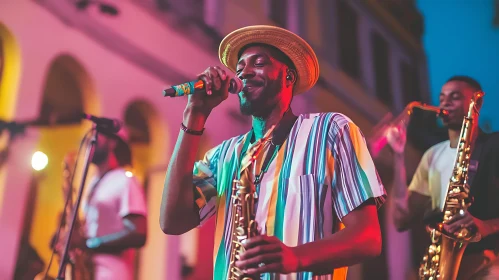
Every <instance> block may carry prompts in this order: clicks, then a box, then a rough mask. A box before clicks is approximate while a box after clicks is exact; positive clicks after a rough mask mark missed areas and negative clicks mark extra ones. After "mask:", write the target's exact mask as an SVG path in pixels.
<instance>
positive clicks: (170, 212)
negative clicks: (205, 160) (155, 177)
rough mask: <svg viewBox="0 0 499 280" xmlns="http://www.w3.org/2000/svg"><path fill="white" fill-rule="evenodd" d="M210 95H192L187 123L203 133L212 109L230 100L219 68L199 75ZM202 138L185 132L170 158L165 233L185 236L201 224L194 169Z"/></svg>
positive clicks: (162, 214) (163, 210)
mask: <svg viewBox="0 0 499 280" xmlns="http://www.w3.org/2000/svg"><path fill="white" fill-rule="evenodd" d="M199 78H200V79H202V80H203V81H204V82H205V88H206V91H207V94H192V95H189V100H188V103H187V107H186V109H185V111H184V118H183V124H184V125H185V126H186V127H187V128H188V129H191V130H195V131H202V130H203V129H204V125H205V123H206V120H207V118H208V116H209V114H210V113H211V110H212V109H213V108H215V107H216V106H218V104H220V103H221V102H222V101H223V100H225V99H227V96H228V87H229V79H228V78H227V76H226V74H225V71H224V70H222V69H221V68H219V67H210V68H208V69H207V70H206V71H205V72H203V74H201V75H200V76H199ZM200 141H201V137H200V136H198V135H192V134H188V133H186V132H184V131H181V132H180V134H179V136H178V139H177V144H176V145H175V149H174V151H173V154H172V156H171V158H170V164H169V166H168V171H167V173H166V178H165V184H164V188H163V195H162V200H161V209H160V221H159V222H160V226H161V230H162V231H163V232H164V233H165V234H173V235H178V234H183V233H185V232H187V231H189V230H191V229H193V228H194V227H196V226H197V225H199V222H200V216H199V207H198V206H197V205H196V204H195V196H194V186H193V167H194V163H195V161H196V155H197V153H198V150H199V145H200Z"/></svg>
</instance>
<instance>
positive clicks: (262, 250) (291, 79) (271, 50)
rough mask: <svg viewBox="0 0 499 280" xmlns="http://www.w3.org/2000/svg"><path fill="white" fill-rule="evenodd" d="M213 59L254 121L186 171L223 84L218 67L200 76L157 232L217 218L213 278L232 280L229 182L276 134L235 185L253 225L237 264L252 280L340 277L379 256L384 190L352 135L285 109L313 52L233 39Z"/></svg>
mask: <svg viewBox="0 0 499 280" xmlns="http://www.w3.org/2000/svg"><path fill="white" fill-rule="evenodd" d="M220 60H221V61H222V63H223V64H224V65H225V66H227V67H228V68H229V69H231V70H232V71H234V72H235V73H236V75H237V77H239V78H240V79H241V80H242V81H243V84H244V85H245V86H244V88H243V90H242V91H241V92H239V93H238V97H239V105H240V110H241V112H242V113H243V114H245V115H248V116H251V117H252V128H251V130H250V131H248V132H247V133H245V134H243V135H239V136H236V137H232V138H230V139H228V140H226V141H224V142H223V143H222V144H220V145H218V146H216V147H215V148H213V149H212V150H210V151H208V152H207V153H206V155H205V158H204V160H202V161H199V162H197V163H196V162H195V157H196V153H197V151H198V149H199V145H200V141H201V138H200V135H201V134H202V133H203V130H204V126H205V123H206V120H207V118H208V116H209V115H210V113H211V112H212V110H213V109H214V108H215V107H216V106H218V105H219V104H220V103H221V102H222V101H224V100H225V99H227V97H228V88H229V80H230V78H231V76H232V75H230V74H229V73H228V72H226V71H225V70H224V69H222V68H220V67H217V66H215V67H210V68H208V69H207V70H206V71H204V72H203V73H202V74H201V75H200V76H199V79H202V80H203V81H204V82H205V84H206V90H207V92H206V93H200V94H193V95H189V99H188V102H187V107H186V109H185V111H184V119H183V124H180V126H181V128H179V130H180V135H179V136H178V140H177V145H176V147H175V150H174V152H173V154H172V156H171V159H170V167H169V168H168V173H167V175H166V180H165V188H164V191H163V200H162V204H161V212H160V215H161V216H160V224H161V228H162V230H163V231H164V232H165V233H166V234H182V233H184V232H187V231H189V230H191V229H192V228H194V227H196V226H198V225H200V224H203V223H204V222H206V221H207V220H208V219H209V218H210V217H213V216H215V217H216V219H217V224H216V225H217V228H216V233H215V252H214V262H215V265H214V275H213V279H217V280H218V279H221V280H227V279H229V278H230V279H240V278H239V277H238V276H234V275H232V276H231V275H229V274H230V273H229V272H228V271H229V266H232V264H230V260H231V257H230V256H231V254H232V250H231V247H232V246H233V245H232V244H234V243H233V242H230V240H231V238H232V236H231V235H232V227H233V226H234V225H235V224H236V223H237V222H238V220H231V217H234V216H233V215H231V213H232V214H233V213H234V212H235V211H233V209H234V208H233V207H232V206H233V204H234V203H237V202H234V201H235V200H236V199H234V196H232V195H231V194H232V190H233V188H232V187H233V182H234V180H235V179H236V178H237V177H238V176H240V172H239V171H240V170H241V168H240V162H241V158H243V157H244V155H246V153H245V152H246V151H248V150H251V147H253V146H252V145H253V143H257V142H258V141H259V140H260V139H267V137H264V135H266V134H267V132H268V131H269V130H270V129H271V128H272V127H274V126H275V129H273V130H271V135H270V136H269V137H270V140H269V141H270V142H267V144H268V145H266V146H265V148H262V151H261V152H260V153H258V154H259V156H256V158H255V159H254V161H252V163H251V166H250V167H247V168H244V170H245V171H249V172H243V173H244V174H243V175H241V176H245V174H247V173H249V174H248V176H249V177H250V178H248V177H246V179H245V180H237V181H241V182H242V183H241V184H245V183H244V182H248V181H250V182H253V184H254V185H255V187H256V194H257V195H258V201H257V204H256V205H255V208H256V218H255V219H254V220H251V221H256V222H257V224H258V228H259V230H258V231H259V232H258V234H257V236H254V237H252V236H250V237H249V238H248V239H243V241H244V242H241V243H242V244H243V246H244V248H245V250H244V252H242V253H241V254H240V255H238V257H237V258H235V259H236V261H235V266H236V267H238V268H239V269H241V270H242V271H243V273H246V274H248V275H252V279H255V278H257V277H255V276H253V275H261V276H262V277H264V279H281V280H283V279H307V280H309V279H319V278H320V279H333V278H334V279H346V271H345V270H346V269H345V268H344V267H346V266H349V265H352V264H355V263H359V262H361V261H363V260H365V259H367V258H369V257H374V256H377V255H378V254H379V253H380V251H381V233H380V227H379V222H378V213H377V207H379V206H380V205H381V204H382V203H383V201H384V199H385V190H384V188H383V185H382V183H381V181H380V180H379V177H378V176H377V172H376V169H375V167H374V163H373V161H372V159H371V156H370V154H369V152H368V149H367V145H366V142H365V140H364V137H363V135H362V133H361V132H360V129H359V128H358V126H356V125H355V124H354V123H353V122H352V121H351V120H350V119H349V118H348V117H346V116H345V115H342V114H339V113H318V114H302V115H299V116H295V115H294V114H293V112H292V110H291V108H290V105H291V100H292V99H293V97H294V96H295V95H298V94H305V92H306V91H307V90H309V89H310V88H311V87H312V86H313V85H314V84H315V83H316V81H317V79H318V77H319V65H318V61H317V57H316V55H315V53H314V51H313V50H312V48H311V47H310V46H309V45H308V44H307V43H306V42H305V41H304V40H303V39H302V38H300V37H298V36H297V35H296V34H294V33H292V32H290V31H288V30H285V29H282V28H278V27H273V26H249V27H245V28H242V29H239V30H236V31H234V32H233V33H231V34H229V35H227V37H225V39H224V40H223V41H222V43H221V46H220ZM219 127H220V124H219ZM222 131H223V129H222V128H219V130H215V131H214V132H215V133H220V132H222ZM265 141H266V140H265ZM274 152H275V153H274ZM266 159H269V160H268V161H267V160H266ZM193 167H194V172H193ZM193 173H194V174H193ZM193 175H194V176H193ZM237 179H239V178H237ZM250 184H251V183H250ZM236 208H237V207H236ZM242 208H243V209H248V208H253V207H248V208H245V207H242ZM246 223H247V224H248V222H246ZM250 224H253V223H250ZM342 224H343V225H344V228H343V229H342V226H341V225H342ZM236 228H237V227H236ZM238 240H239V239H238ZM237 246H239V244H238V245H237ZM319 275H323V276H319ZM258 279H259V278H258Z"/></svg>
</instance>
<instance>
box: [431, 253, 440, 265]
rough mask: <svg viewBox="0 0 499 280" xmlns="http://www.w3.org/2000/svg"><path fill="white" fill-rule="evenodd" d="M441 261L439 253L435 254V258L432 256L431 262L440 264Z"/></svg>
mask: <svg viewBox="0 0 499 280" xmlns="http://www.w3.org/2000/svg"><path fill="white" fill-rule="evenodd" d="M439 261H440V257H439V256H438V255H435V256H433V258H431V262H432V263H433V264H438V262H439Z"/></svg>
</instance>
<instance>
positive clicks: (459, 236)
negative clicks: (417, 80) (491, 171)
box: [419, 91, 484, 280]
mask: <svg viewBox="0 0 499 280" xmlns="http://www.w3.org/2000/svg"><path fill="white" fill-rule="evenodd" d="M483 96H484V93H483V92H481V91H478V92H475V93H474V94H473V97H472V98H471V102H470V105H469V109H468V114H467V115H466V117H465V118H464V120H463V125H462V127H461V133H460V136H459V142H458V145H457V155H456V160H455V163H454V168H453V171H452V176H451V178H450V181H449V183H448V185H447V192H446V193H447V195H446V198H445V204H444V209H443V214H444V216H443V220H442V222H440V223H438V224H437V225H436V227H435V228H432V227H431V226H429V227H428V230H429V232H430V237H431V242H432V244H430V246H429V247H428V249H427V251H426V254H425V255H424V257H423V261H422V262H421V266H420V268H419V277H420V279H428V280H435V279H441V280H454V279H456V277H457V273H458V270H459V265H460V264H461V258H462V256H463V253H464V250H465V249H466V246H467V245H468V244H469V243H470V242H477V241H479V240H480V238H481V236H480V234H478V233H477V232H476V231H475V230H472V229H468V228H462V229H460V230H459V231H458V232H456V233H454V234H450V233H447V232H445V230H444V228H443V225H444V224H445V223H446V222H447V221H448V220H450V219H452V218H453V217H454V216H455V215H462V214H463V213H464V211H466V209H468V207H469V206H470V205H471V202H472V198H471V196H470V195H469V187H470V186H469V185H468V166H469V164H470V157H471V152H472V149H473V139H472V137H473V136H474V130H475V127H476V124H477V122H478V115H479V112H480V107H481V105H482V99H483Z"/></svg>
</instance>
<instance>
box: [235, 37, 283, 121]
mask: <svg viewBox="0 0 499 280" xmlns="http://www.w3.org/2000/svg"><path fill="white" fill-rule="evenodd" d="M287 68H288V67H287V66H286V64H284V63H282V62H281V61H279V60H277V59H276V58H275V56H274V55H273V54H272V50H270V49H269V48H267V47H265V46H251V47H249V48H247V49H246V50H245V51H244V52H243V53H242V54H241V57H240V58H239V61H238V63H237V67H236V74H237V76H238V77H239V78H240V79H241V80H242V81H243V85H244V88H243V90H242V91H241V92H240V93H239V94H238V95H239V102H240V109H241V113H243V114H244V115H253V116H256V117H265V116H266V115H268V114H269V113H270V112H271V111H272V109H273V108H275V106H276V105H278V104H279V103H280V102H290V100H291V97H292V94H291V93H289V94H287V93H283V91H282V89H283V87H285V86H286V79H285V77H286V70H287Z"/></svg>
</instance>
